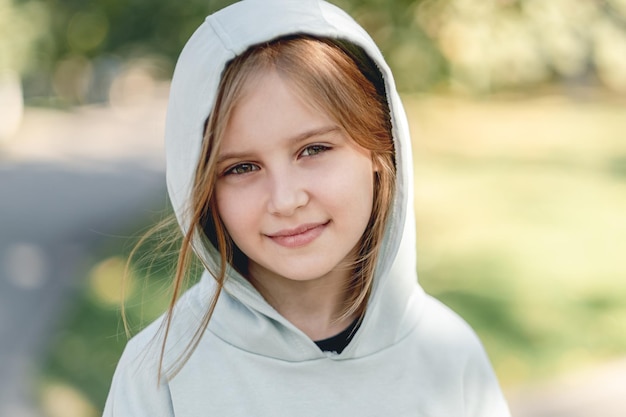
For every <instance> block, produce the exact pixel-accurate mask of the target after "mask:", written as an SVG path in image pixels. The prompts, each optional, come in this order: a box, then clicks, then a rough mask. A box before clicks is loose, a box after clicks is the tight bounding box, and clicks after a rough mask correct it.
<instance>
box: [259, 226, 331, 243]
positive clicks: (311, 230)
mask: <svg viewBox="0 0 626 417" xmlns="http://www.w3.org/2000/svg"><path fill="white" fill-rule="evenodd" d="M328 223H330V221H327V222H324V223H308V224H303V225H300V226H298V227H296V228H293V229H283V230H280V231H278V232H276V233H272V234H269V235H266V236H267V237H269V238H270V239H271V240H272V241H273V242H274V243H276V244H278V245H280V246H284V247H287V248H297V247H301V246H305V245H308V244H309V243H311V242H312V241H314V240H315V239H317V237H318V236H319V235H321V234H322V232H323V231H324V229H326V226H328Z"/></svg>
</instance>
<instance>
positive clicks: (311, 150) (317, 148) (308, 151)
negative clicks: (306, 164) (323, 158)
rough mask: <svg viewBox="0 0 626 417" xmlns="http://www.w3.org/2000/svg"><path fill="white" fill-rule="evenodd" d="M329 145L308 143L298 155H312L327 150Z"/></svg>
mask: <svg viewBox="0 0 626 417" xmlns="http://www.w3.org/2000/svg"><path fill="white" fill-rule="evenodd" d="M329 149H330V147H328V146H324V145H310V146H307V147H306V148H304V150H303V151H302V153H300V156H314V155H317V154H320V153H322V152H325V151H327V150H329Z"/></svg>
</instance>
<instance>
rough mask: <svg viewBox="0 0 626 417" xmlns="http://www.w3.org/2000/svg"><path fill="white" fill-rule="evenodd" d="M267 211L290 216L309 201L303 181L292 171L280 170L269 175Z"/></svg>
mask: <svg viewBox="0 0 626 417" xmlns="http://www.w3.org/2000/svg"><path fill="white" fill-rule="evenodd" d="M270 181H271V185H270V191H269V194H270V195H269V201H268V211H269V212H270V213H271V214H273V215H277V216H291V215H293V214H294V213H295V212H296V210H297V209H298V208H300V207H303V206H305V205H306V204H307V203H308V201H309V195H308V193H307V191H306V186H305V185H304V183H303V181H301V180H300V179H299V178H298V175H297V174H295V173H292V172H286V171H283V170H281V172H277V173H275V174H274V175H272V176H271V179H270Z"/></svg>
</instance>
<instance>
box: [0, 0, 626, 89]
mask: <svg viewBox="0 0 626 417" xmlns="http://www.w3.org/2000/svg"><path fill="white" fill-rule="evenodd" d="M0 1H2V2H3V3H0V4H10V3H7V2H8V0H0ZM15 1H20V0H15ZM30 1H31V2H34V1H36V0H30ZM334 1H335V3H337V4H338V5H339V6H340V7H343V8H344V9H346V10H347V11H348V12H349V13H350V14H351V15H353V16H354V17H355V18H356V20H358V21H359V22H360V23H361V24H362V25H363V26H364V27H365V28H366V30H368V32H370V33H371V34H372V37H373V38H374V39H375V40H376V42H377V43H378V44H379V45H380V47H381V49H382V50H383V52H384V54H385V55H386V57H387V59H388V61H389V63H390V65H391V67H392V69H393V70H394V72H395V74H396V77H397V82H398V87H399V88H400V90H403V91H424V90H433V89H449V88H452V89H455V90H459V91H465V92H471V93H489V92H492V91H496V90H499V89H520V88H527V87H528V86H536V85H543V84H545V83H551V82H552V83H553V82H565V83H566V85H579V84H589V85H597V84H598V83H602V84H603V85H604V86H605V87H607V88H609V89H612V90H615V91H626V72H625V71H623V68H624V66H625V65H626V0H551V1H545V0H394V1H384V0H334ZM232 2H233V0H185V1H178V2H176V1H173V0H90V1H84V0H47V1H46V3H45V4H46V6H47V10H48V11H49V13H50V18H49V19H50V25H49V26H50V30H49V34H50V36H48V37H46V39H45V42H43V43H42V47H41V48H40V51H39V55H38V58H39V63H38V64H39V65H38V68H37V69H38V72H37V74H36V75H33V77H32V78H33V79H34V80H37V79H44V80H45V79H46V77H48V81H50V80H51V79H52V78H54V76H50V75H49V74H54V73H55V71H58V70H59V68H58V66H59V64H61V63H63V65H64V66H62V67H61V69H63V68H70V69H72V71H74V72H72V74H76V73H81V72H82V73H83V74H91V76H95V77H96V78H97V77H98V74H99V73H100V72H102V71H101V69H102V67H103V63H104V64H105V65H104V67H106V68H110V67H112V66H113V67H114V66H115V65H117V64H115V63H116V62H118V63H119V62H123V61H125V60H127V59H130V58H134V57H142V56H143V57H145V56H151V57H155V56H158V57H160V59H161V62H163V63H165V66H164V67H163V75H166V76H167V75H169V74H170V73H171V70H172V67H173V62H174V61H175V59H176V57H177V56H178V54H179V53H180V50H181V49H182V47H183V45H184V43H185V41H186V40H187V39H188V37H189V36H190V35H191V33H192V32H193V30H194V29H195V28H196V27H197V26H198V25H199V24H200V23H201V22H202V20H203V19H204V17H205V16H206V15H207V14H209V13H211V12H213V11H215V10H218V9H220V8H222V7H224V6H226V5H228V4H230V3H232ZM20 3H22V2H20ZM2 18H3V16H0V19H2ZM18 49H19V48H18ZM94 63H95V64H94ZM107 66H108V67H107ZM105 72H106V71H105ZM94 74H95V75H94ZM57 78H68V79H76V76H74V75H71V76H66V77H63V76H61V75H58V76H57ZM78 78H79V79H80V78H81V77H78ZM82 78H83V79H84V78H89V77H87V76H84V77H82ZM32 84H35V85H36V84H37V83H32ZM43 84H45V82H44V83H43ZM57 84H58V82H57ZM83 84H85V85H87V84H89V83H87V82H86V81H83ZM57 90H58V88H57ZM78 90H80V88H78V87H76V86H74V87H72V88H69V89H68V91H69V93H68V94H69V95H70V96H71V95H72V94H74V95H80V94H79V93H78V92H77V91H78Z"/></svg>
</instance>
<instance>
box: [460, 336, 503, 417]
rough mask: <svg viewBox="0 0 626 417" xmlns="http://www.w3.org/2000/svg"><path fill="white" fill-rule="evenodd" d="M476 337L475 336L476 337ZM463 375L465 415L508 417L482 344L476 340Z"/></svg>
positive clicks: (473, 416)
mask: <svg viewBox="0 0 626 417" xmlns="http://www.w3.org/2000/svg"><path fill="white" fill-rule="evenodd" d="M476 339H477V338H476ZM476 342H477V343H476V345H475V348H474V349H472V351H471V354H470V356H469V358H468V362H467V364H466V367H465V372H464V375H463V388H464V389H463V392H464V400H465V410H466V414H465V415H466V416H468V417H510V416H511V413H510V411H509V407H508V405H507V402H506V400H505V398H504V395H503V393H502V390H501V389H500V384H499V383H498V380H497V378H496V375H495V373H494V371H493V369H492V367H491V363H490V362H489V359H488V358H487V353H486V352H485V350H484V348H483V346H482V344H481V343H480V342H479V341H478V340H476Z"/></svg>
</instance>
